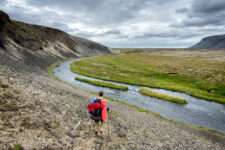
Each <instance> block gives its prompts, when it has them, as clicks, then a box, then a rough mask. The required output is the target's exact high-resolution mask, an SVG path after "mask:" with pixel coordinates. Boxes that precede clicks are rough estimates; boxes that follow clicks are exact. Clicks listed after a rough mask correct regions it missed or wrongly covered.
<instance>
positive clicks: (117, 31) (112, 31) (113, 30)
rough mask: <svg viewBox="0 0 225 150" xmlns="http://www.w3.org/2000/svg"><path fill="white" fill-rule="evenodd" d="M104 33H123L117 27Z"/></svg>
mask: <svg viewBox="0 0 225 150" xmlns="http://www.w3.org/2000/svg"><path fill="white" fill-rule="evenodd" d="M104 34H121V32H120V31H119V30H117V29H112V30H108V31H106V32H104Z"/></svg>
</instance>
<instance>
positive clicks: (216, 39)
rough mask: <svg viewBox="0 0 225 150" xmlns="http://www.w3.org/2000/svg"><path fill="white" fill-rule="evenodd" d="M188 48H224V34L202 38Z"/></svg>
mask: <svg viewBox="0 0 225 150" xmlns="http://www.w3.org/2000/svg"><path fill="white" fill-rule="evenodd" d="M190 48H194V49H215V50H218V49H225V34H223V35H214V36H208V37H205V38H203V39H202V40H201V41H200V42H199V43H197V44H195V45H193V46H192V47H190Z"/></svg>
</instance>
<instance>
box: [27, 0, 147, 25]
mask: <svg viewBox="0 0 225 150" xmlns="http://www.w3.org/2000/svg"><path fill="white" fill-rule="evenodd" d="M27 2H28V4H29V5H31V6H35V7H46V6H47V7H48V6H51V7H54V8H60V9H61V10H63V11H65V12H70V11H72V12H74V13H76V12H77V13H82V14H85V17H87V18H93V22H90V19H89V23H95V24H96V22H98V23H105V24H108V23H117V22H124V21H127V20H130V19H132V18H134V17H135V16H136V14H137V13H138V12H139V11H140V10H141V9H142V8H143V7H146V3H147V0H143V1H141V2H139V1H138V0H126V1H124V0H107V1H106V0H66V1H62V0H54V1H52V0H45V1H44V2H43V1H36V0H29V1H27Z"/></svg>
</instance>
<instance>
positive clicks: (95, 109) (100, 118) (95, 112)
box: [88, 91, 108, 135]
mask: <svg viewBox="0 0 225 150" xmlns="http://www.w3.org/2000/svg"><path fill="white" fill-rule="evenodd" d="M98 94H99V97H98V98H96V99H95V101H94V102H93V104H92V103H90V104H89V105H88V112H90V114H91V119H93V120H94V121H95V133H96V135H97V134H98V131H99V127H100V132H101V133H103V131H104V123H105V121H106V120H107V119H108V114H107V107H106V100H105V99H104V98H103V94H104V93H103V91H99V93H98ZM100 123H101V124H100Z"/></svg>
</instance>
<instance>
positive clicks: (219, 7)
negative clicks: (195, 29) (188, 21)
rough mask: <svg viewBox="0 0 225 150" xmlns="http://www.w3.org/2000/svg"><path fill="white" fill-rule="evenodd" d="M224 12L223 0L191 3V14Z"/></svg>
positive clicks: (200, 0)
mask: <svg viewBox="0 0 225 150" xmlns="http://www.w3.org/2000/svg"><path fill="white" fill-rule="evenodd" d="M224 10H225V1H224V0H207V1H205V0H195V1H194V2H193V3H192V13H193V14H212V13H216V12H220V11H224Z"/></svg>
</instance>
